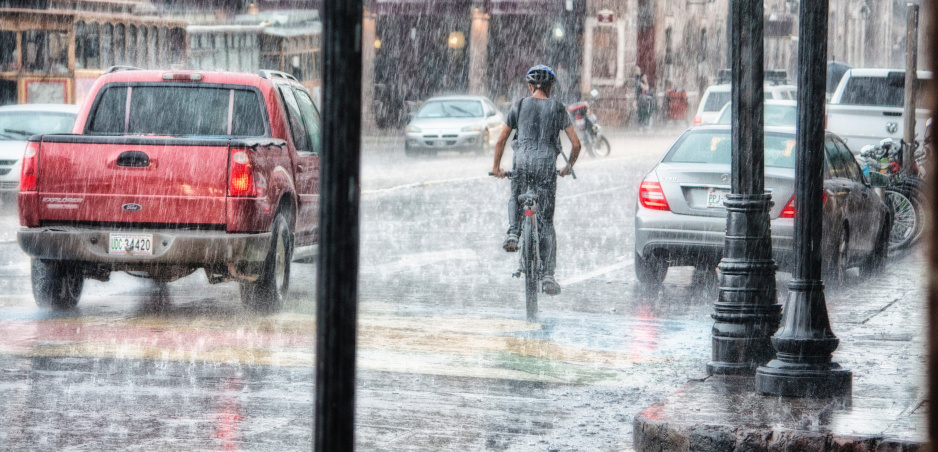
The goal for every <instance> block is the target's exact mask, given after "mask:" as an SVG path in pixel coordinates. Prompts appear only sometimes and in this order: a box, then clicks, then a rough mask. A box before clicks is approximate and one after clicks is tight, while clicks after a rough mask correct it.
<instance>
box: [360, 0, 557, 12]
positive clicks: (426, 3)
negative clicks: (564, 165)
mask: <svg viewBox="0 0 938 452" xmlns="http://www.w3.org/2000/svg"><path fill="white" fill-rule="evenodd" d="M566 1H568V0H481V1H479V0H475V1H473V0H371V5H370V8H369V9H370V10H371V11H372V12H374V13H375V14H403V15H424V14H426V15H440V14H453V13H457V14H458V13H465V12H468V11H469V8H470V7H472V6H482V7H483V9H484V10H485V12H487V13H489V14H554V13H559V12H561V11H563V9H564V4H565V2H566Z"/></svg>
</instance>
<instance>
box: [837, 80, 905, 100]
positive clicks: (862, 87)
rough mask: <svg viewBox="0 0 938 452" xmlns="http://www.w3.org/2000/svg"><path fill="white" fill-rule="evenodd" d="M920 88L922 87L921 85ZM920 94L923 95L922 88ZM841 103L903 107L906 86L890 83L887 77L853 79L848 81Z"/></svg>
mask: <svg viewBox="0 0 938 452" xmlns="http://www.w3.org/2000/svg"><path fill="white" fill-rule="evenodd" d="M919 83H921V81H919ZM919 86H920V87H921V84H920V85H919ZM919 92H920V93H921V88H919ZM840 103H841V104H842V105H869V106H876V107H902V106H903V105H905V85H904V84H899V83H895V82H890V79H889V78H887V77H851V78H850V79H849V80H848V81H847V86H845V87H844V93H843V95H841V97H840Z"/></svg>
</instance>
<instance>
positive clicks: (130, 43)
mask: <svg viewBox="0 0 938 452" xmlns="http://www.w3.org/2000/svg"><path fill="white" fill-rule="evenodd" d="M127 64H131V65H134V66H136V65H137V26H136V25H131V26H130V27H127Z"/></svg>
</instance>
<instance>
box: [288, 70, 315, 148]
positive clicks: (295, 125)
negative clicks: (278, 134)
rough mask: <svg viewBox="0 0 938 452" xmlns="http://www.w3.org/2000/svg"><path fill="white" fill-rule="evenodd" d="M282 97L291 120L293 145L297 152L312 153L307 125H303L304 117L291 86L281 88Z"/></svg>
mask: <svg viewBox="0 0 938 452" xmlns="http://www.w3.org/2000/svg"><path fill="white" fill-rule="evenodd" d="M280 95H281V96H283V103H284V104H285V105H286V106H287V116H289V118H290V135H291V136H292V137H293V145H294V146H296V152H303V153H309V152H312V150H311V147H310V142H309V134H308V133H307V132H306V125H305V124H303V117H302V116H301V115H300V106H299V104H297V102H296V97H295V96H294V95H293V90H291V89H290V87H289V86H280Z"/></svg>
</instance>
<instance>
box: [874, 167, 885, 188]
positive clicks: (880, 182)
mask: <svg viewBox="0 0 938 452" xmlns="http://www.w3.org/2000/svg"><path fill="white" fill-rule="evenodd" d="M870 185H871V186H872V187H873V188H883V187H885V186H887V185H889V178H888V177H886V175H885V174H882V173H876V172H873V171H870Z"/></svg>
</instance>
